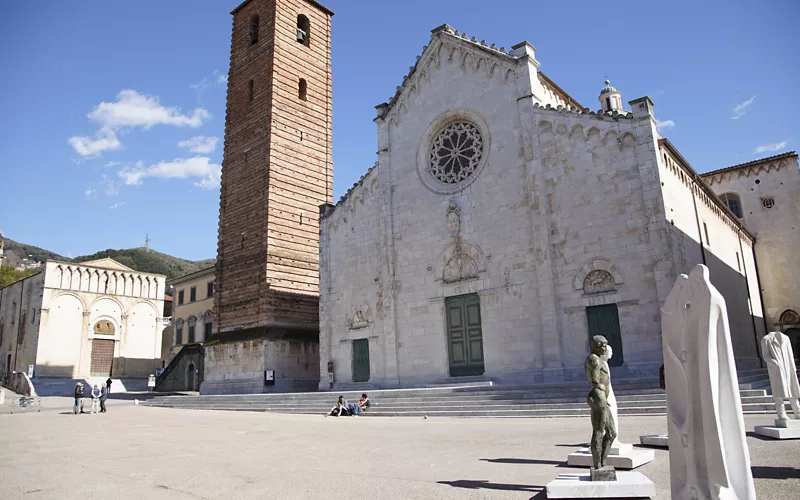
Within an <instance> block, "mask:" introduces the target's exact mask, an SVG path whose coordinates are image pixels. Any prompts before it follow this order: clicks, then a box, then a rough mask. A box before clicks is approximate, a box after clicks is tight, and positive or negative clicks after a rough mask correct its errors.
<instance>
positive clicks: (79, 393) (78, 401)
mask: <svg viewBox="0 0 800 500" xmlns="http://www.w3.org/2000/svg"><path fill="white" fill-rule="evenodd" d="M78 409H80V412H81V413H83V384H82V383H80V382H78V384H77V385H76V386H75V406H73V407H72V411H73V413H74V414H75V415H77V414H78Z"/></svg>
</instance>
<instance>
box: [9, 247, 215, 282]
mask: <svg viewBox="0 0 800 500" xmlns="http://www.w3.org/2000/svg"><path fill="white" fill-rule="evenodd" d="M3 241H4V242H5V257H6V260H5V264H6V265H8V266H11V267H19V266H22V265H24V264H28V265H30V264H31V263H32V262H34V261H35V262H38V263H43V262H44V261H46V260H47V259H52V260H60V261H64V262H75V263H79V262H88V261H90V260H97V259H104V258H111V259H114V260H116V261H117V262H119V263H120V264H124V265H126V266H128V267H130V268H132V269H135V270H137V271H139V272H143V273H154V274H163V275H165V276H166V277H167V278H176V277H178V276H183V275H184V274H189V273H193V272H195V271H199V270H201V269H205V268H207V267H211V266H213V265H214V263H215V262H216V260H215V259H205V260H194V261H193V260H186V259H181V258H179V257H173V256H172V255H167V254H165V253H161V252H157V251H155V250H149V249H147V248H129V249H122V250H114V249H111V248H109V249H107V250H102V251H100V252H96V253H93V254H91V255H82V256H79V257H75V258H74V259H70V258H68V257H64V256H63V255H59V254H57V253H55V252H51V251H49V250H45V249H43V248H39V247H36V246H33V245H26V244H24V243H20V242H17V241H14V240H10V239H8V238H3ZM23 259H27V261H24V260H23Z"/></svg>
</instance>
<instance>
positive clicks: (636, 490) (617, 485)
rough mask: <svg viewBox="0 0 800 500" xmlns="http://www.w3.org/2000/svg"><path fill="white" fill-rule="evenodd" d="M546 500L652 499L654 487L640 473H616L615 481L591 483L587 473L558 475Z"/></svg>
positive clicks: (654, 491) (548, 489)
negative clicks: (576, 499)
mask: <svg viewBox="0 0 800 500" xmlns="http://www.w3.org/2000/svg"><path fill="white" fill-rule="evenodd" d="M546 488H547V498H654V497H655V496H656V485H655V484H653V482H652V481H650V480H649V479H647V478H646V477H645V476H644V474H642V473H641V472H632V471H617V480H616V481H591V480H590V479H589V473H588V472H576V473H571V474H559V475H558V477H556V478H555V479H554V480H552V481H550V482H549V483H548V484H547V487H546Z"/></svg>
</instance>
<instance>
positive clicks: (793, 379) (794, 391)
mask: <svg viewBox="0 0 800 500" xmlns="http://www.w3.org/2000/svg"><path fill="white" fill-rule="evenodd" d="M761 354H762V356H763V357H764V361H766V363H767V369H768V370H769V383H770V385H771V386H772V397H773V399H774V401H775V410H776V411H777V412H778V419H779V420H788V417H787V415H786V407H785V406H784V403H783V402H784V401H785V400H787V399H788V400H789V403H791V405H792V410H793V413H794V418H795V419H800V407H798V404H797V398H798V397H800V384H798V382H797V367H796V366H795V363H794V352H792V344H791V341H790V339H789V337H787V336H786V335H784V334H782V333H781V332H770V333H768V334H766V335H764V337H763V338H762V339H761Z"/></svg>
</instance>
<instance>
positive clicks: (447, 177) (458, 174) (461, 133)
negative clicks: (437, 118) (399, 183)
mask: <svg viewBox="0 0 800 500" xmlns="http://www.w3.org/2000/svg"><path fill="white" fill-rule="evenodd" d="M482 156H483V138H482V137H481V134H480V132H479V131H478V129H477V128H475V126H474V125H472V124H470V123H468V122H464V121H460V122H456V123H451V124H450V125H448V126H446V127H445V128H444V129H443V130H442V131H441V132H439V134H438V135H437V136H436V138H435V139H434V140H433V144H431V149H430V172H431V174H432V175H433V176H434V177H435V178H437V179H438V180H440V181H441V182H444V183H446V184H456V183H459V182H461V181H463V180H465V179H467V178H468V177H469V176H470V175H472V173H473V172H475V169H476V168H478V165H479V164H480V161H481V157H482Z"/></svg>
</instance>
